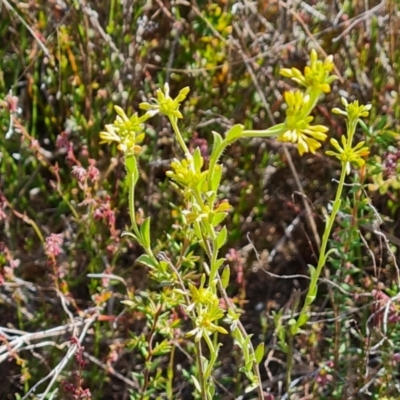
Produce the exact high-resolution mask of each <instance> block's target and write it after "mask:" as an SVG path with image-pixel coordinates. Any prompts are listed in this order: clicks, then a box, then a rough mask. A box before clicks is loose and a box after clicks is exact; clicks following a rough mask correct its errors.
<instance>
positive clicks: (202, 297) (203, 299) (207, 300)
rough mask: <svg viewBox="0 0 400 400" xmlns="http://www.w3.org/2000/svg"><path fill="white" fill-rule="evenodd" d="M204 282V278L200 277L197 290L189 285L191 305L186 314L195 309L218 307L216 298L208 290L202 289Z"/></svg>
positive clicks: (203, 276)
mask: <svg viewBox="0 0 400 400" xmlns="http://www.w3.org/2000/svg"><path fill="white" fill-rule="evenodd" d="M205 281H206V276H205V275H202V277H201V282H200V286H199V288H197V287H196V286H194V285H193V284H191V283H189V290H190V294H191V298H192V303H191V304H190V305H189V306H188V308H187V310H186V311H187V312H190V311H192V310H193V309H194V308H195V307H218V304H219V300H218V297H217V295H216V294H214V293H213V292H212V291H211V290H210V288H205V287H204V284H205Z"/></svg>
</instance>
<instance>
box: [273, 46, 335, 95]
mask: <svg viewBox="0 0 400 400" xmlns="http://www.w3.org/2000/svg"><path fill="white" fill-rule="evenodd" d="M334 67H335V65H334V64H333V56H328V57H327V58H326V59H325V60H324V61H322V60H318V55H317V52H316V51H315V50H314V49H312V50H311V55H310V65H307V66H306V67H305V68H304V74H302V73H301V72H300V70H298V69H297V68H283V69H281V70H280V73H281V75H283V76H285V77H286V78H291V79H292V80H293V81H295V82H297V83H298V84H300V85H302V86H304V87H305V88H306V89H308V90H311V89H318V90H321V91H322V92H324V93H329V92H330V91H331V86H330V85H331V83H332V82H333V81H334V80H335V79H337V76H335V75H331V74H330V73H331V71H332V70H333V69H334Z"/></svg>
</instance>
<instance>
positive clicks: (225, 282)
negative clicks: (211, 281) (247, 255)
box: [221, 265, 231, 289]
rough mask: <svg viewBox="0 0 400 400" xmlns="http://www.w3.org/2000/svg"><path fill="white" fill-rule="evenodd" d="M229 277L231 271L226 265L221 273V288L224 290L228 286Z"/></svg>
mask: <svg viewBox="0 0 400 400" xmlns="http://www.w3.org/2000/svg"><path fill="white" fill-rule="evenodd" d="M230 276H231V269H230V268H229V267H228V266H227V265H226V266H225V267H224V270H223V271H222V277H221V280H222V286H223V288H224V289H226V288H227V287H228V285H229V278H230Z"/></svg>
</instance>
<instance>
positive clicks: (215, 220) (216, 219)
mask: <svg viewBox="0 0 400 400" xmlns="http://www.w3.org/2000/svg"><path fill="white" fill-rule="evenodd" d="M227 215H228V213H227V212H218V213H215V214H214V215H213V217H212V221H211V224H212V226H213V227H214V228H215V227H216V226H218V225H219V224H220V223H221V222H222V221H223V220H224V219H225V218H226V216H227Z"/></svg>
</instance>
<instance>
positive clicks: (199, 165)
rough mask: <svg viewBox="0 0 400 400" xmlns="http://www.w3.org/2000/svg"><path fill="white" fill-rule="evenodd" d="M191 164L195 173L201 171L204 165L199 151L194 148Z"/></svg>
mask: <svg viewBox="0 0 400 400" xmlns="http://www.w3.org/2000/svg"><path fill="white" fill-rule="evenodd" d="M193 163H194V168H195V170H196V171H197V172H200V171H201V168H202V167H203V164H204V159H203V157H202V155H201V152H200V149H199V148H198V147H196V150H195V151H194V153H193Z"/></svg>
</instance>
